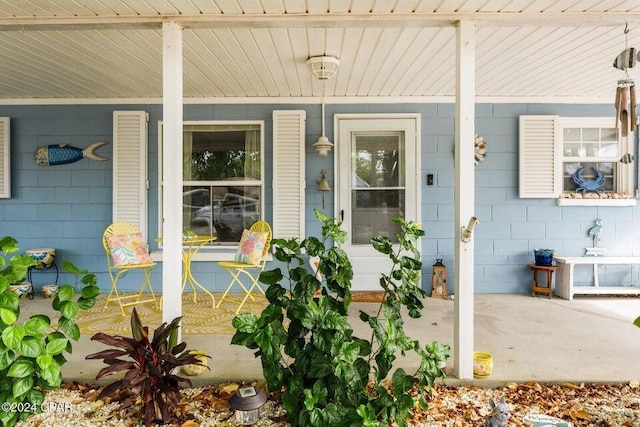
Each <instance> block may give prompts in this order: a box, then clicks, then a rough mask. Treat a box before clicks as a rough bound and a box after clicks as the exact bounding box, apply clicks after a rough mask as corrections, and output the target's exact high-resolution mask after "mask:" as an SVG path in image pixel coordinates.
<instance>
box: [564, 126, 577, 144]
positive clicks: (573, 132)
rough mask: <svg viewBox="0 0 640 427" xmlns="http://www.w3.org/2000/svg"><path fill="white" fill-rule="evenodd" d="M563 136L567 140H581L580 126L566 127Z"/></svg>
mask: <svg viewBox="0 0 640 427" xmlns="http://www.w3.org/2000/svg"><path fill="white" fill-rule="evenodd" d="M563 137H564V140H565V141H580V140H581V137H580V128H564V132H563Z"/></svg>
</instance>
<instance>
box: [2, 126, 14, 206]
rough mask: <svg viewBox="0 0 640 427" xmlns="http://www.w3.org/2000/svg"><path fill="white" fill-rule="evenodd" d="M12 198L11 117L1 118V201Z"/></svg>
mask: <svg viewBox="0 0 640 427" xmlns="http://www.w3.org/2000/svg"><path fill="white" fill-rule="evenodd" d="M10 197H11V147H10V141H9V117H0V199H8V198H10Z"/></svg>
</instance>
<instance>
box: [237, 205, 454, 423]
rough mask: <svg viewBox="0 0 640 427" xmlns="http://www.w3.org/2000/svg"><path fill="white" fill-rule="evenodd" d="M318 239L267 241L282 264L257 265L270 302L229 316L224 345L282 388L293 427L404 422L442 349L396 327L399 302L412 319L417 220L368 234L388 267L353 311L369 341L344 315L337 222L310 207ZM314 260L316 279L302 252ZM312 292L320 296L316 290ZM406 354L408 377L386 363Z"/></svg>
mask: <svg viewBox="0 0 640 427" xmlns="http://www.w3.org/2000/svg"><path fill="white" fill-rule="evenodd" d="M316 217H317V218H318V220H319V221H320V222H321V223H322V238H321V239H318V238H316V237H308V238H307V239H305V240H304V241H302V242H298V241H297V240H296V239H291V240H282V239H274V241H273V244H274V246H275V247H276V253H275V258H276V259H277V260H279V261H281V262H283V263H284V264H285V265H286V271H285V273H283V272H282V271H281V269H280V268H276V269H274V270H270V271H265V272H263V273H262V274H261V275H260V281H261V282H263V283H265V284H267V285H269V288H268V289H267V291H266V294H267V299H268V301H269V305H268V306H267V308H266V309H265V310H264V311H263V312H262V313H261V315H260V316H259V317H258V316H256V315H254V314H251V313H245V314H240V315H238V316H236V317H235V318H234V320H233V325H234V327H235V328H236V333H235V335H234V336H233V338H232V343H234V344H238V345H244V346H246V347H248V348H251V349H255V350H256V356H259V357H260V358H261V362H262V367H263V373H264V376H265V379H266V380H267V382H268V385H269V389H270V390H272V391H282V403H283V405H284V407H285V409H286V411H287V421H289V423H290V424H291V425H292V426H294V427H295V426H340V427H345V426H362V425H364V426H378V425H391V423H393V422H395V423H396V424H397V425H399V426H406V425H407V422H406V419H407V418H408V417H409V416H410V411H411V409H412V408H413V407H414V405H416V404H419V405H421V406H423V407H426V406H427V402H426V394H427V393H428V392H429V391H430V388H431V387H432V385H433V384H434V383H435V381H436V380H437V379H438V378H444V372H443V371H442V369H441V368H439V367H438V366H439V363H438V362H440V361H445V360H446V359H447V358H448V356H449V347H448V346H446V345H443V344H441V343H439V342H433V343H431V344H428V345H426V346H424V347H422V346H421V345H420V344H419V342H418V341H416V340H414V339H412V338H410V337H409V336H407V335H406V334H405V332H404V329H403V324H404V321H403V317H402V311H403V308H404V309H406V310H407V311H408V313H409V316H411V317H414V318H417V317H420V316H421V310H422V308H423V305H422V302H421V298H422V297H424V296H425V293H424V291H422V289H421V288H420V287H419V277H420V274H421V268H422V263H421V261H420V253H419V251H418V249H417V248H416V242H417V240H418V239H419V238H420V237H421V236H423V235H424V231H423V230H421V229H420V228H419V225H418V224H416V223H414V222H411V221H404V220H402V219H396V220H395V221H396V222H397V223H399V224H400V226H401V230H402V232H401V233H398V234H397V235H396V238H397V239H398V242H399V244H398V245H395V246H394V245H393V244H392V242H391V240H390V239H389V238H387V237H378V238H375V239H373V240H372V244H373V246H374V248H375V249H376V250H377V251H379V252H380V253H383V254H385V255H387V256H389V258H390V259H391V261H392V263H393V267H392V269H391V271H390V272H389V273H388V274H384V275H382V276H381V277H380V286H381V287H382V289H383V290H384V299H383V302H382V303H381V305H380V307H379V310H378V312H377V314H376V315H374V316H371V315H368V314H366V313H364V312H360V318H361V319H362V320H363V321H365V322H367V323H368V324H369V325H370V326H371V330H372V334H371V337H370V339H369V340H366V339H362V338H358V337H356V336H354V335H353V329H352V326H351V324H350V322H349V319H348V317H347V315H348V311H349V305H350V304H351V291H350V288H351V280H352V278H353V270H352V266H351V263H350V261H349V258H348V256H347V254H346V253H345V252H344V251H343V250H342V249H340V248H339V247H337V246H335V245H334V244H333V242H337V243H343V242H345V241H346V237H347V236H346V233H345V232H344V231H343V230H341V229H340V223H339V222H336V220H335V219H333V218H329V217H327V216H326V215H325V214H323V213H322V212H320V211H316ZM303 254H306V255H308V256H312V257H319V259H320V262H319V269H320V272H321V273H322V277H323V282H321V281H320V280H319V279H318V278H317V277H316V275H314V274H313V273H311V272H309V271H308V270H307V268H306V267H305V266H306V262H305V261H306V259H305V256H306V255H303ZM319 290H321V295H317V291H319ZM407 352H415V353H417V354H418V355H419V356H420V359H421V363H420V366H419V367H418V368H417V370H416V371H415V372H413V373H412V374H408V373H407V372H405V370H404V369H402V368H397V369H394V368H393V364H394V361H395V360H396V357H397V355H398V354H401V355H404V354H405V353H407Z"/></svg>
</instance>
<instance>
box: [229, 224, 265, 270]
mask: <svg viewBox="0 0 640 427" xmlns="http://www.w3.org/2000/svg"><path fill="white" fill-rule="evenodd" d="M268 236H269V233H265V232H263V231H251V230H244V231H243V232H242V237H241V238H240V244H239V245H238V250H237V251H236V256H235V258H234V260H235V261H237V262H243V263H245V264H251V265H258V264H259V263H260V260H261V259H262V252H263V251H264V245H265V244H266V242H267V238H268Z"/></svg>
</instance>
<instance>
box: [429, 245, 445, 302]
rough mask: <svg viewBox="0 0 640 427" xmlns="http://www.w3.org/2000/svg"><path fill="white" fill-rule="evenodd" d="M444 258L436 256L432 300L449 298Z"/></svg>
mask: <svg viewBox="0 0 640 427" xmlns="http://www.w3.org/2000/svg"><path fill="white" fill-rule="evenodd" d="M443 258H444V257H443V256H442V255H441V254H438V255H436V263H435V264H433V271H432V273H431V298H446V297H447V267H445V265H444V264H443V263H442V259H443Z"/></svg>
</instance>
